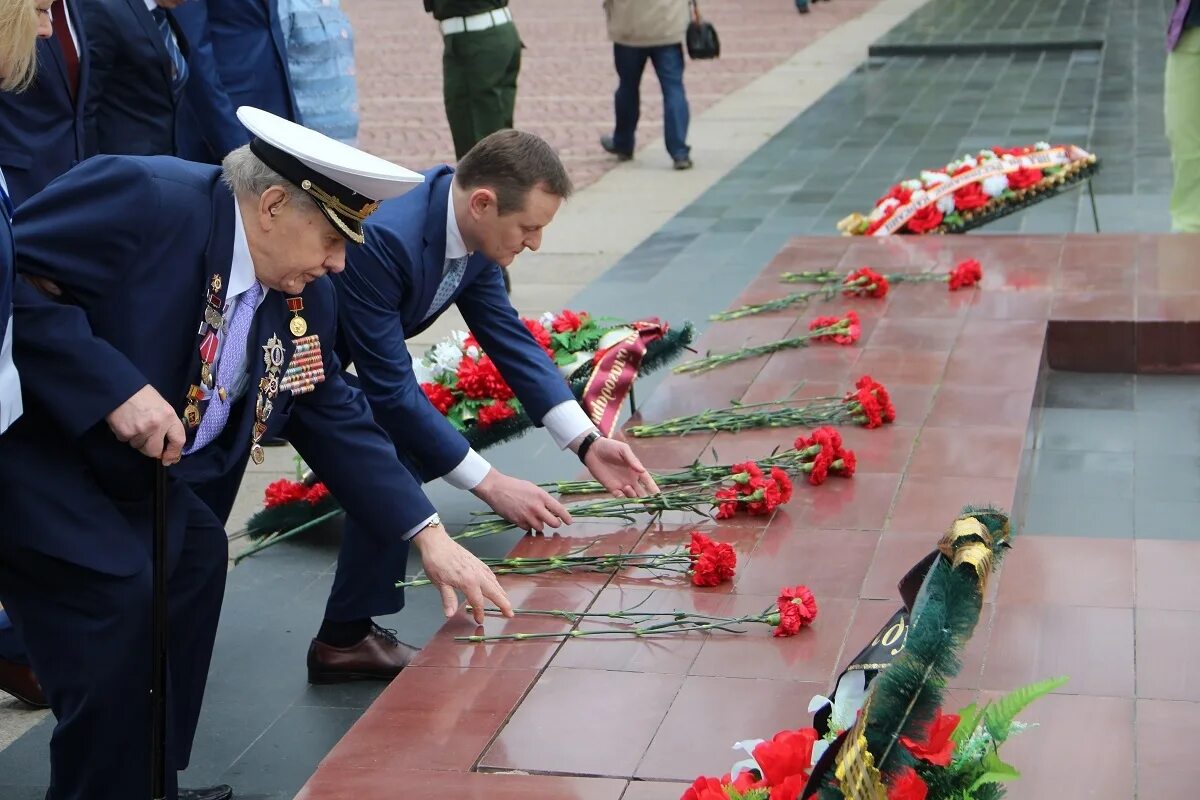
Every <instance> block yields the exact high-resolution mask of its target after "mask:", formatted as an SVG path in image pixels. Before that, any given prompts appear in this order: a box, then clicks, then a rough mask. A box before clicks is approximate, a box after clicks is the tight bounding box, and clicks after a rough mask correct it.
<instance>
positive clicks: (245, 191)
mask: <svg viewBox="0 0 1200 800" xmlns="http://www.w3.org/2000/svg"><path fill="white" fill-rule="evenodd" d="M221 178H222V180H224V181H225V185H226V186H228V187H229V190H230V191H232V192H233V194H234V197H242V196H246V197H261V196H262V193H263V192H265V191H266V190H267V189H270V188H271V187H272V186H278V187H280V188H282V189H283V190H285V191H286V192H287V197H288V202H291V203H295V204H296V208H298V209H303V210H308V211H317V210H318V209H317V204H316V201H315V200H313V199H312V197H311V196H310V195H309V194H308V192H306V191H304V190H303V189H301V188H300V187H299V186H297V185H296V184H294V183H292V182H291V181H289V180H287V179H286V178H284V177H283V176H282V175H280V174H279V173H278V172H276V171H275V170H273V169H271V168H270V167H268V166H267V165H266V164H264V163H263V162H262V160H261V159H259V157H258V156H256V155H254V153H253V152H251V150H250V145H248V144H244V145H242V146H241V147H239V148H238V149H236V150H234V151H232V152H231V153H230V154H229V155H227V156H225V158H224V160H223V161H221Z"/></svg>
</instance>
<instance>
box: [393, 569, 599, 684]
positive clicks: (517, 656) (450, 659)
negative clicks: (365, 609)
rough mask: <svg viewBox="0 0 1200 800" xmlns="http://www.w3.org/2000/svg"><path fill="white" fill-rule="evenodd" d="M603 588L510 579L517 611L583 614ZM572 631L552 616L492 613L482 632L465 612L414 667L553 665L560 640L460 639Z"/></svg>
mask: <svg viewBox="0 0 1200 800" xmlns="http://www.w3.org/2000/svg"><path fill="white" fill-rule="evenodd" d="M598 589H599V584H597V585H593V586H581V585H577V584H569V583H565V582H560V583H559V584H557V585H544V584H539V583H518V582H517V581H516V580H515V579H508V578H506V579H505V591H506V592H508V599H509V600H510V601H511V602H512V604H513V606H514V607H515V608H530V609H538V610H565V611H582V610H584V609H586V608H587V607H588V606H589V605H591V603H592V600H593V599H594V597H595V593H596V591H597V590H598ZM429 591H433V590H432V589H430V590H429ZM570 627H571V626H570V624H569V623H568V622H566V621H565V620H561V619H554V618H551V617H529V616H519V617H516V618H513V619H505V618H504V617H502V616H500V615H499V614H488V615H487V619H486V621H485V622H484V625H483V628H482V630H481V629H480V628H478V627H477V626H476V625H475V621H474V620H473V619H471V618H470V617H469V616H468V615H467V614H466V613H465V612H460V613H459V614H457V615H456V616H454V617H453V618H452V619H450V620H448V621H447V622H446V623H445V624H444V625H443V626H442V628H441V630H439V631H438V632H437V634H436V635H435V636H434V637H433V639H432V640H430V642H429V644H427V645H425V647H424V648H422V650H421V652H420V654H418V655H417V657H416V659H414V661H413V665H414V666H421V667H447V668H450V667H455V668H457V667H480V668H486V669H492V670H495V669H523V668H531V667H532V668H537V667H541V666H543V665H545V664H546V663H547V662H548V661H549V660H550V657H551V656H552V655H553V654H554V652H555V651H556V650H557V649H558V647H559V644H560V640H559V639H536V640H527V641H521V642H514V641H498V642H480V643H472V642H463V641H457V640H456V639H455V637H458V636H475V635H478V634H481V633H486V634H488V635H499V634H507V633H556V632H560V631H566V630H569V629H570Z"/></svg>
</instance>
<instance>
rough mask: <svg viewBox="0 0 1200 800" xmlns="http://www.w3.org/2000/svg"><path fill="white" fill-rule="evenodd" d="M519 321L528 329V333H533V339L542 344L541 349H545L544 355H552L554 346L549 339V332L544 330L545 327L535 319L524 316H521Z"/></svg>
mask: <svg viewBox="0 0 1200 800" xmlns="http://www.w3.org/2000/svg"><path fill="white" fill-rule="evenodd" d="M521 322H524V323H525V327H526V328H527V329H528V330H529V333H530V334H532V335H533V338H534V340H535V341H537V343H538V344H540V345H541V346H542V349H543V350H545V351H546V355H550V356H552V355H554V347H553V346H552V342H551V341H550V332H549V331H547V330H546V327H545V326H544V325H542V323H540V322H538V321H537V320H536V319H526V318H525V317H522V318H521Z"/></svg>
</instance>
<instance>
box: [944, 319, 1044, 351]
mask: <svg viewBox="0 0 1200 800" xmlns="http://www.w3.org/2000/svg"><path fill="white" fill-rule="evenodd" d="M1045 340H1046V323H1045V322H1044V321H1042V320H1027V319H986V318H983V317H978V316H975V315H974V314H972V315H971V316H969V317H967V320H966V323H965V324H964V325H963V329H962V333H960V334H959V335H958V343H959V344H960V345H962V346H968V345H970V346H976V345H981V344H982V345H984V346H987V345H990V344H994V343H996V342H1003V343H1004V344H1011V345H1020V346H1025V345H1028V346H1030V347H1035V348H1036V347H1038V346H1039V345H1040V344H1041V343H1042V342H1044V341H1045Z"/></svg>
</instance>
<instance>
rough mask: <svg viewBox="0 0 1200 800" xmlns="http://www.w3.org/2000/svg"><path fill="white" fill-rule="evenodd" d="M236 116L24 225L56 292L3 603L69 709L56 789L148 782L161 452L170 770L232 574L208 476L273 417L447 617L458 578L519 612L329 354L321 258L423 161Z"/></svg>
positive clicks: (34, 301) (93, 166) (28, 364)
mask: <svg viewBox="0 0 1200 800" xmlns="http://www.w3.org/2000/svg"><path fill="white" fill-rule="evenodd" d="M239 119H241V120H242V121H243V123H245V124H246V125H247V126H248V127H249V129H251V130H252V131H254V132H255V134H256V138H255V139H254V140H253V142H252V143H251V145H249V146H248V147H243V148H239V149H237V150H235V151H234V152H233V153H231V154H230V155H229V156H227V157H226V159H225V162H224V165H223V168H222V169H217V168H214V167H209V166H204V165H198V164H192V163H188V162H184V161H180V160H177V159H173V158H163V157H156V158H131V157H121V156H99V157H95V158H92V159H90V160H89V161H87V162H86V163H85V164H83V165H81V166H80V167H79V168H78V169H76V170H74V171H72V173H71V174H69V175H67V176H64V177H63V178H61V179H60V180H58V181H56V182H55V183H53V184H52V185H51V186H50V187H49V188H48V189H47V190H46V191H44V192H43V193H41V194H40V195H39V196H38V197H37V198H36V199H34V200H33V201H31V202H30V203H28V204H26V206H24V207H23V208H22V209H21V210H20V211H19V213H18V215H17V218H16V222H15V231H16V238H17V241H18V243H19V245H18V249H17V265H18V270H19V271H20V272H21V273H23V274H25V275H28V276H32V277H36V278H38V279H39V280H40V281H43V282H46V281H49V282H52V283H53V285H54V286H55V287H56V288H57V290H58V291H59V292H60V293H61V294H60V296H59V299H58V300H55V299H52V298H50V297H45V296H43V295H41V294H39V293H37V292H35V291H34V290H33V289H32V288H31V287H30V286H28V285H25V284H21V285H19V286H18V296H17V301H16V305H15V308H16V312H15V313H16V321H17V323H18V325H17V328H16V330H17V332H18V336H17V342H16V347H17V359H18V363H19V365H20V367H21V370H22V381H23V385H24V387H25V392H26V400H27V403H26V410H25V415H24V416H23V417H22V418H21V420H20V421H19V422H18V423H17V424H16V425H14V426H13V428H12V429H10V430H9V431H8V432H7V433H6V435H5V436H4V437H0V506H2V507H3V508H4V509H5V514H6V522H7V524H6V526H5V527H4V529H3V530H0V601H2V602H3V604H4V607H5V609H6V610H7V611H8V613H9V614H10V616H11V617H12V619H13V621H14V622H15V624H16V627H17V629H18V631H19V632H20V634H21V635H22V637H23V639H24V640H25V642H26V644H27V646H28V648H29V651H30V655H31V657H32V660H33V664H34V667H35V669H36V670H37V673H38V676H39V678H41V681H42V685H43V686H44V687H45V690H46V693H47V695H48V697H49V699H50V703H51V707H52V708H53V710H54V713H55V716H56V717H57V718H58V724H57V726H56V728H55V732H54V736H53V739H52V741H51V745H50V747H51V765H52V766H51V773H52V778H51V787H50V790H49V792H48V794H47V798H48V800H118V799H119V800H128V798H134V797H146V796H148V794H149V776H150V769H149V766H150V764H149V761H150V743H149V736H148V731H147V729H146V727H143V725H141V724H139V723H141V722H142V721H144V720H148V719H149V714H148V711H149V707H148V706H149V697H148V693H147V691H146V689H147V687H148V685H149V684H148V681H149V677H150V658H149V653H148V644H149V641H150V640H149V631H150V596H151V595H150V584H151V569H150V550H149V544H150V542H149V540H150V530H151V516H152V511H153V505H154V504H153V502H152V489H151V487H152V483H153V481H152V476H153V473H154V464H153V460H155V459H160V460H162V461H163V462H164V463H165V464H167V465H173V466H171V469H170V475H169V503H168V508H169V510H170V517H169V524H168V561H169V565H170V573H169V612H170V627H169V630H170V640H169V659H168V677H169V686H170V689H169V696H168V702H169V708H168V711H169V720H170V722H169V727H168V731H167V745H168V747H167V759H168V770H169V772H168V774H169V775H170V776H172V777H173V776H174V774H175V770H180V769H183V768H184V767H186V766H187V763H188V759H189V755H190V748H191V743H192V737H193V735H194V733H195V728H196V722H197V719H198V716H199V712H200V705H201V700H202V697H203V693H204V685H205V680H206V677H207V673H208V665H209V659H210V656H211V652H212V645H213V639H214V636H215V633H216V625H217V617H218V615H219V612H220V606H221V596H222V593H223V589H224V583H225V570H226V559H227V544H226V538H225V532H224V529H223V526H222V523H221V520H220V518H219V514H217V513H215V512H214V510H213V506H212V504H211V501H210V497H209V496H208V491H207V490H206V487H210V486H215V487H217V489H216V490H215V491H214V493H213V494H212V495H211V497H215V498H216V499H217V500H220V494H221V492H222V491H223V488H222V487H227V486H229V485H231V483H232V484H234V485H236V478H238V477H240V475H241V473H242V472H243V470H244V469H245V465H246V460H247V457H248V456H249V457H250V458H253V459H254V460H255V461H261V458H262V450H261V446H260V442H261V440H262V438H263V437H265V436H267V435H269V434H271V433H273V432H280V431H286V433H287V434H288V436H289V438H290V439H291V441H292V442H293V443H294V444H295V445H296V447H297V449H298V450H299V451H300V452H301V453H302V454H303V455H304V457H305V459H307V460H308V461H309V462H310V463H312V464H313V465H314V466H316V467H317V468H318V469H320V470H321V471H322V474H323V475H324V476H325V478H326V480H327V482H328V484H329V486H330V488H331V489H332V490H333V491H334V492H336V493H337V496H338V498H339V499H340V500H341V502H342V503H343V504H344V505H345V506H346V508H348V509H350V510H351V512H352V513H354V514H355V515H356V518H358V519H359V520H360V521H362V522H363V523H364V524H365V525H366V526H367V527H368V528H369V530H370V535H372V536H376V537H379V538H380V539H381V540H386V539H401V538H403V539H405V540H410V541H412V542H413V543H414V544H415V545H416V546H417V547H418V549H419V550H420V551H421V553H422V558H423V560H424V563H425V569H426V572H427V573H428V574H429V575H430V576H431V578H432V579H433V580H434V582H435V583H437V584H439V585H440V586H441V588H442V593H443V598H444V602H445V605H446V611H447V613H448V614H450V613H454V611H455V610H456V608H457V597H456V595H455V587H457V588H458V589H461V590H462V591H464V592H465V593H466V595H467V597H468V599H469V600H470V601H471V603H472V605H474V606H475V608H476V615H477V618H480V619H481V618H482V613H481V610H480V609H481V608H482V606H483V605H484V604H485V603H487V602H489V601H490V602H491V603H495V604H497V605H499V606H500V607H501V608H502V609H505V610H506V611H508V612H509V613H511V608H510V606H509V605H508V602H507V598H506V597H505V595H504V592H503V590H501V589H500V587H499V585H498V583H497V582H496V579H495V577H494V576H493V575H492V574H491V572H490V571H489V570H488V569H487V568H486V567H484V566H483V564H482V563H480V562H479V561H478V559H475V558H474V557H473V556H471V555H470V553H468V552H467V551H466V550H465V549H463V548H462V547H461V546H459V545H458V544H457V543H455V542H454V541H453V540H451V539H450V538H449V536H447V534H446V532H445V530H444V529H443V528H442V527H441V524H440V520H439V519H438V517H437V515H436V514H435V513H434V511H433V508H432V507H431V506H430V504H429V501H428V500H427V499H425V497H424V495H423V494H422V492H421V490H420V487H419V486H418V485H417V484H416V482H415V481H414V480H413V479H412V477H411V476H410V475H409V474H408V472H407V471H406V470H405V469H404V468H403V467H402V466H401V464H400V462H399V461H398V460H397V458H396V454H395V451H394V449H393V447H392V445H391V443H390V442H389V441H388V439H387V437H386V435H385V434H384V433H383V432H382V431H381V430H380V429H379V428H378V427H377V426H376V425H375V424H374V422H373V421H372V419H371V415H370V410H369V408H368V406H367V403H366V400H365V398H364V397H363V396H362V394H361V393H360V392H359V391H358V390H356V389H354V388H352V387H350V386H349V385H347V383H346V382H345V380H344V379H343V377H342V368H341V364H340V362H339V361H338V359H337V357H336V355H334V353H333V342H334V340H335V330H334V329H335V314H336V309H335V304H336V299H335V295H334V289H333V286H332V284H331V283H330V281H329V279H328V278H327V277H326V275H327V274H329V273H337V272H340V271H341V270H342V269H343V267H344V258H345V250H346V248H345V241H346V240H347V239H349V240H350V241H353V242H358V241H361V238H362V234H361V221H362V219H363V218H364V217H365V216H367V215H368V214H370V213H371V212H372V211H373V210H374V208H375V207H376V205H377V203H376V200H377V199H378V198H381V197H387V196H390V195H395V194H396V193H398V192H399V191H402V190H403V189H404V188H405V187H406V186H410V185H411V181H412V180H414V179H416V180H419V176H417V175H415V173H410V172H408V171H407V170H401V169H400V168H397V167H394V166H393V165H391V164H388V163H387V162H383V161H380V160H378V159H373V160H372V162H373V163H372V166H371V172H372V173H373V174H375V175H377V176H380V177H378V178H376V179H371V178H362V177H361V173H359V174H354V173H350V172H346V171H344V170H341V169H339V168H338V167H337V166H330V165H337V164H341V163H343V162H344V161H353V162H355V166H358V167H361V166H362V164H363V161H364V159H370V157H369V156H367V155H366V154H364V153H361V152H357V151H353V150H352V149H351V148H347V147H346V146H345V145H341V144H339V143H336V142H333V141H332V140H328V139H325V138H324V137H318V139H317V140H316V141H314V139H313V138H311V134H310V135H309V136H305V135H303V134H309V133H310V132H307V131H302V130H299V129H298V126H294V125H292V124H291V123H289V122H287V121H285V120H281V119H279V118H277V117H274V116H272V115H270V114H266V113H265V112H261V111H258V110H257V109H244V108H243V109H241V110H240V111H239ZM129 209H140V210H142V211H143V212H144V213H130V212H129ZM66 230H69V231H71V232H72V235H71V236H70V237H68V238H64V237H63V235H62V232H63V231H66ZM163 264H170V265H171V269H163V268H162V266H163ZM147 456H148V457H147ZM181 456H182V460H180V458H181ZM230 476H233V477H234V478H235V480H233V481H230ZM147 727H148V726H147ZM176 794H177V793H176V791H175V789H174V781H171V787H170V791H169V792H168V795H169V798H170V800H175V798H176ZM219 796H220V797H228V796H229V792H228V791H225V792H223V793H222V794H221V795H219Z"/></svg>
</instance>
